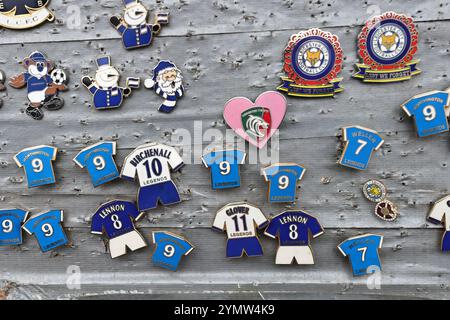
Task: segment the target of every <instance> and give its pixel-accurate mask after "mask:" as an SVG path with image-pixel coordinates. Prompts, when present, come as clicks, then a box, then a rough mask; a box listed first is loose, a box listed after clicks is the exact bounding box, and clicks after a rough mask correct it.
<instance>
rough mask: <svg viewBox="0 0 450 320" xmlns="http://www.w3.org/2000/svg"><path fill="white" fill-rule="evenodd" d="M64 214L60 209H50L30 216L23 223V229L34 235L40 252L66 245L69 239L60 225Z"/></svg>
mask: <svg viewBox="0 0 450 320" xmlns="http://www.w3.org/2000/svg"><path fill="white" fill-rule="evenodd" d="M63 221H64V214H63V211H62V210H50V211H45V212H41V213H39V214H35V215H33V216H31V217H30V218H29V219H28V220H27V221H26V222H25V224H24V225H23V227H22V228H23V229H24V230H25V231H26V232H27V233H28V234H29V235H33V234H34V236H35V237H36V239H37V241H38V243H39V247H40V248H41V251H42V252H47V251H50V250H53V249H55V248H58V247H61V246H63V245H66V244H67V243H68V242H69V240H68V239H67V236H66V233H65V232H64V228H63V226H62V222H63Z"/></svg>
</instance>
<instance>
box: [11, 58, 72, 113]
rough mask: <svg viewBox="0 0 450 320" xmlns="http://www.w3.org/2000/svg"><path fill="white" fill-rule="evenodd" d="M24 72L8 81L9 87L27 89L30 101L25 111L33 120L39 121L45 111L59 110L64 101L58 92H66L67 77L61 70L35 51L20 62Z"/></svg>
mask: <svg viewBox="0 0 450 320" xmlns="http://www.w3.org/2000/svg"><path fill="white" fill-rule="evenodd" d="M22 65H23V67H24V68H25V69H26V71H25V72H23V73H20V74H18V75H15V76H13V77H11V78H10V79H9V85H10V86H11V87H13V88H16V89H20V88H23V87H25V86H26V87H27V90H28V100H29V101H30V102H29V104H28V107H27V109H26V111H25V113H26V114H27V115H29V116H30V117H32V118H33V119H35V120H41V119H42V118H43V117H44V113H43V112H42V110H41V108H42V107H45V108H46V109H47V110H50V111H53V110H59V109H61V108H62V107H63V106H64V100H63V99H62V98H61V97H59V96H58V92H59V91H64V90H67V86H66V83H67V80H68V79H67V75H66V73H65V72H64V71H63V70H62V69H57V68H55V66H54V64H53V62H52V61H50V60H48V59H47V57H46V56H45V55H44V54H43V53H42V52H39V51H35V52H33V53H32V54H30V56H29V57H28V58H25V59H24V60H23V62H22Z"/></svg>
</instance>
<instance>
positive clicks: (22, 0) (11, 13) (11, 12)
mask: <svg viewBox="0 0 450 320" xmlns="http://www.w3.org/2000/svg"><path fill="white" fill-rule="evenodd" d="M49 2H50V0H0V26H2V27H5V28H8V29H28V28H33V27H36V26H38V25H40V24H41V23H43V22H45V21H53V20H54V19H55V16H54V14H53V12H51V11H50V10H49V9H48V8H47V6H48V4H49Z"/></svg>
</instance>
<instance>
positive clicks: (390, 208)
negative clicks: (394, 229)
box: [375, 200, 398, 221]
mask: <svg viewBox="0 0 450 320" xmlns="http://www.w3.org/2000/svg"><path fill="white" fill-rule="evenodd" d="M375 215H376V216H377V217H378V218H380V219H382V220H384V221H394V220H395V219H397V216H398V208H397V206H396V205H395V204H394V203H392V202H391V201H389V200H383V201H380V202H378V203H377V205H376V206H375Z"/></svg>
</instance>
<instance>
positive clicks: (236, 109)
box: [223, 91, 287, 149]
mask: <svg viewBox="0 0 450 320" xmlns="http://www.w3.org/2000/svg"><path fill="white" fill-rule="evenodd" d="M286 109H287V102H286V98H285V97H284V96H283V95H282V94H280V93H278V92H275V91H266V92H264V93H262V94H260V95H259V96H258V98H256V101H255V102H252V101H251V100H249V99H247V98H244V97H236V98H233V99H231V100H229V101H228V102H227V103H226V104H225V109H224V111H223V117H224V118H225V122H226V123H227V124H228V126H229V127H230V128H231V129H233V131H234V132H236V133H237V134H238V135H240V136H241V137H242V138H244V139H245V140H247V141H248V142H249V143H251V144H252V145H254V146H256V147H258V148H260V149H261V148H263V147H264V146H265V145H266V144H267V142H268V141H269V139H270V138H271V137H272V135H273V134H274V133H275V132H276V131H277V130H278V127H279V126H280V125H281V122H282V121H283V119H284V116H285V114H286Z"/></svg>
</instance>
